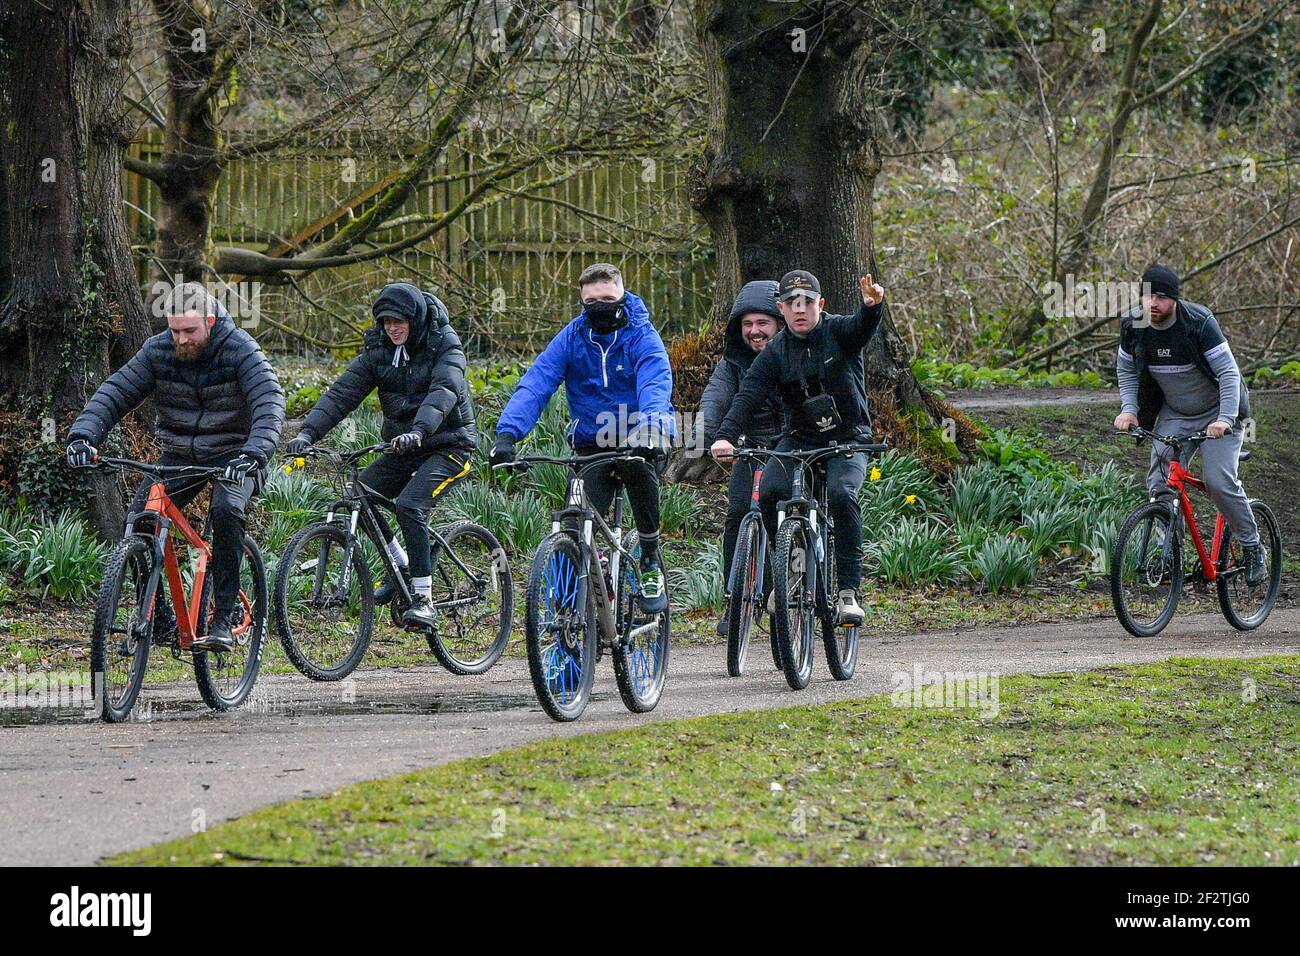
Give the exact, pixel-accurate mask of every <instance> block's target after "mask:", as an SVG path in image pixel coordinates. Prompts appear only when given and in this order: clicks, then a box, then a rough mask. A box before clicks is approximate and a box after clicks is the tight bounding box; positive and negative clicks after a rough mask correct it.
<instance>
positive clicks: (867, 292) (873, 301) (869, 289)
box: [858, 272, 885, 306]
mask: <svg viewBox="0 0 1300 956" xmlns="http://www.w3.org/2000/svg"><path fill="white" fill-rule="evenodd" d="M858 284H859V285H860V286H861V287H862V303H863V304H864V305H867V306H877V305H880V303H881V302H883V301H884V298H885V289H884V287H883V286H881V285H879V284H877V283H876V282H875V281H874V280H872V278H871V273H870V272H868V273H867V274H866V275H864V276H863V277H862V278H861V279H859V280H858Z"/></svg>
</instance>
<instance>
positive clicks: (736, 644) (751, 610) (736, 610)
mask: <svg viewBox="0 0 1300 956" xmlns="http://www.w3.org/2000/svg"><path fill="white" fill-rule="evenodd" d="M761 531H762V527H761V525H760V524H759V519H758V518H757V517H754V516H752V515H746V516H745V517H744V518H743V519H741V522H740V530H739V531H737V533H736V552H735V557H734V558H732V559H731V560H732V566H733V574H734V580H735V585H734V589H733V593H732V595H731V600H730V602H729V603H728V613H727V674H728V675H729V676H731V677H740V676H741V675H742V674H744V673H745V654H746V652H747V651H748V650H749V636H750V634H752V633H753V630H754V624H755V623H756V622H757V620H758V615H759V614H760V613H761V611H762V607H763V605H762V601H763V582H762V581H760V580H758V563H759V561H758V558H759V549H760V548H762V547H763V536H762V533H761Z"/></svg>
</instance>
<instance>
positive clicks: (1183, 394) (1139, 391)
mask: <svg viewBox="0 0 1300 956" xmlns="http://www.w3.org/2000/svg"><path fill="white" fill-rule="evenodd" d="M1142 283H1143V295H1142V304H1141V305H1140V306H1138V307H1135V308H1134V309H1133V310H1131V311H1130V312H1129V313H1127V314H1126V315H1124V316H1122V317H1121V319H1120V340H1119V355H1118V358H1117V360H1116V372H1117V374H1118V377H1119V390H1120V402H1121V406H1120V413H1119V415H1118V416H1117V417H1116V419H1115V427H1116V428H1117V429H1119V430H1120V431H1128V430H1129V429H1130V428H1132V427H1133V426H1134V425H1141V426H1142V427H1143V428H1146V429H1148V430H1151V431H1155V432H1158V433H1160V434H1162V435H1190V434H1193V433H1195V432H1199V431H1202V430H1204V431H1205V432H1206V434H1208V435H1209V436H1210V440H1208V441H1205V442H1203V443H1202V444H1201V446H1200V449H1201V462H1202V470H1201V477H1202V479H1203V480H1204V481H1205V487H1206V489H1207V490H1208V491H1209V493H1210V497H1211V498H1212V499H1213V500H1214V503H1215V505H1216V506H1217V507H1218V509H1219V511H1220V512H1222V513H1223V515H1224V517H1225V518H1226V519H1227V521H1228V526H1229V528H1231V529H1232V534H1233V536H1234V537H1235V538H1236V539H1237V540H1238V541H1240V542H1241V545H1242V549H1243V557H1244V559H1245V570H1246V583H1247V584H1249V585H1250V586H1252V587H1254V586H1255V585H1257V584H1259V583H1260V582H1261V581H1263V579H1264V551H1263V549H1262V548H1261V547H1260V543H1259V528H1258V526H1257V525H1256V524H1255V516H1254V515H1253V514H1252V513H1251V510H1250V504H1249V502H1248V501H1247V499H1246V491H1245V489H1244V488H1243V487H1242V485H1241V480H1240V479H1239V478H1238V477H1237V459H1238V456H1239V455H1240V454H1241V445H1242V441H1243V439H1244V437H1245V436H1244V432H1243V428H1242V425H1243V423H1244V422H1245V421H1246V420H1247V419H1248V418H1249V417H1250V398H1249V396H1248V395H1247V393H1246V384H1245V382H1244V381H1243V380H1242V376H1241V370H1240V369H1239V368H1238V367H1237V360H1236V359H1235V358H1233V355H1232V349H1231V347H1229V345H1228V342H1227V340H1226V339H1224V337H1223V331H1222V330H1221V329H1220V328H1219V323H1218V321H1216V320H1215V318H1214V314H1213V313H1211V312H1210V310H1209V309H1208V308H1206V307H1205V306H1203V305H1198V304H1196V303H1195V302H1188V301H1186V300H1185V299H1182V298H1180V296H1179V291H1180V290H1179V280H1178V276H1177V274H1176V273H1175V272H1174V271H1173V269H1171V268H1169V267H1168V266H1164V265H1152V266H1151V267H1150V268H1148V269H1147V270H1146V272H1144V273H1143V274H1142ZM1190 454H1191V452H1190V451H1188V452H1185V453H1184V459H1183V461H1182V464H1183V465H1186V464H1187V461H1186V458H1188V457H1190ZM1173 455H1174V452H1173V449H1172V448H1170V447H1169V446H1168V445H1166V444H1164V443H1163V442H1156V443H1155V444H1154V445H1153V446H1152V448H1151V464H1150V466H1149V468H1148V470H1147V482H1146V483H1147V490H1148V491H1149V492H1150V493H1151V494H1152V495H1153V496H1158V495H1166V494H1170V493H1171V490H1170V488H1169V487H1168V485H1166V484H1165V475H1166V474H1167V472H1168V468H1169V462H1170V461H1171V460H1172V459H1173Z"/></svg>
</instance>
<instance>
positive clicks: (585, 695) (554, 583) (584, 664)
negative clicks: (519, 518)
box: [524, 531, 599, 722]
mask: <svg viewBox="0 0 1300 956" xmlns="http://www.w3.org/2000/svg"><path fill="white" fill-rule="evenodd" d="M553 558H554V559H555V562H554V563H553V562H552V559H553ZM564 562H568V567H564V566H563V563H564ZM584 572H585V569H584V568H583V567H582V550H581V549H580V548H579V547H578V543H577V542H576V541H575V540H574V539H573V537H572V535H570V534H568V533H566V532H563V531H560V532H556V533H554V534H550V535H548V536H547V537H546V538H544V539H543V540H542V543H541V544H540V545H539V546H538V548H537V553H536V554H534V555H533V564H532V568H531V569H530V570H529V573H528V590H527V594H526V596H525V599H524V637H525V640H526V642H527V645H528V673H529V675H530V676H531V678H532V681H533V691H534V692H535V693H536V694H537V700H538V703H540V704H541V705H542V710H544V711H546V714H547V716H549V717H550V718H551V719H552V720H555V721H560V722H567V721H571V720H577V719H578V718H579V717H581V716H582V712H583V711H584V710H586V709H587V703H588V702H589V701H590V699H591V688H592V684H593V683H594V681H595V676H596V655H597V649H598V643H599V634H598V633H597V626H596V607H595V599H594V597H593V596H592V594H591V592H590V590H588V592H587V600H586V602H585V605H586V606H585V607H582V608H579V607H577V606H576V605H577V592H578V579H579V577H580V576H581V575H582V574H583V573H584ZM597 586H599V585H597ZM554 599H558V600H559V601H560V602H561V603H560V604H559V605H553V600H554ZM556 607H558V608H559V610H560V611H561V612H564V613H566V614H567V615H568V617H569V626H570V627H572V628H576V629H577V633H576V634H569V635H565V636H564V637H562V638H561V639H560V641H555V640H552V634H553V633H554V631H553V629H552V625H551V623H550V621H548V618H547V610H548V608H549V609H550V610H551V614H552V616H553V615H554V613H555V608H556ZM575 651H576V656H575V654H574V652H575ZM560 654H566V655H568V658H569V659H568V660H566V661H557V660H556V657H557V656H558V655H560ZM575 661H576V670H577V674H576V675H574V673H573V669H574V668H573V666H571V665H573V664H574V662H575ZM553 668H560V670H553ZM561 675H563V680H562V682H561V683H562V685H563V686H564V687H565V688H566V689H570V690H571V692H567V691H566V692H565V693H564V694H562V695H561V696H562V698H563V699H557V696H556V693H555V690H554V689H553V687H552V680H551V678H552V677H559V676H561Z"/></svg>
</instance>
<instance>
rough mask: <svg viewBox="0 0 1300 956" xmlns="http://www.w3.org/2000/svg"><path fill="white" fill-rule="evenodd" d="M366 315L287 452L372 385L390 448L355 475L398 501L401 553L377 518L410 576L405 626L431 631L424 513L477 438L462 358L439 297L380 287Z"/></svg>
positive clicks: (321, 431) (297, 449) (462, 469)
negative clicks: (361, 332) (351, 353)
mask: <svg viewBox="0 0 1300 956" xmlns="http://www.w3.org/2000/svg"><path fill="white" fill-rule="evenodd" d="M371 312H372V313H373V315H374V317H375V324H374V325H373V326H372V327H371V328H369V329H366V334H365V348H364V349H362V352H361V354H360V355H358V356H357V357H356V358H355V359H353V360H352V363H351V364H350V365H349V366H348V367H347V368H346V369H344V370H343V374H342V375H341V376H339V380H338V381H337V382H335V383H334V384H333V385H331V386H330V389H329V391H328V392H326V393H325V394H324V395H322V396H321V397H320V401H318V402H317V403H316V406H315V407H314V408H313V409H312V410H311V411H310V412H308V413H307V417H306V418H305V419H303V423H302V429H301V430H300V431H299V432H298V436H297V437H296V438H295V439H294V440H293V441H291V442H289V444H288V446H287V451H288V452H289V454H291V455H300V454H302V453H303V452H304V451H306V449H307V448H309V447H310V446H311V445H313V444H314V443H316V442H318V441H320V440H321V439H322V438H324V437H325V435H326V434H328V433H329V431H330V429H332V428H333V427H334V426H335V425H337V424H338V423H339V422H341V421H342V420H343V419H344V418H346V417H347V416H348V415H349V414H351V412H352V411H353V410H354V409H355V408H356V407H357V406H358V405H360V404H361V402H362V401H363V400H364V399H365V397H366V396H367V395H369V394H370V393H371V392H372V391H374V390H375V389H378V391H379V406H380V408H382V409H383V413H384V423H383V426H382V427H381V429H380V433H379V434H380V437H381V438H383V440H384V441H387V442H389V443H390V446H389V447H390V448H391V449H392V450H391V451H388V452H385V453H384V454H382V455H380V456H379V457H378V458H377V459H375V461H374V462H372V463H371V464H370V465H369V466H368V467H367V468H366V470H365V471H363V472H362V473H361V476H360V477H361V481H362V482H364V483H365V484H367V485H369V486H370V487H371V488H374V489H375V490H376V491H378V492H379V493H380V494H382V495H385V496H387V497H389V498H392V499H394V500H395V501H396V503H397V523H398V525H399V526H400V527H401V529H402V537H403V538H405V539H406V548H405V549H404V548H403V547H402V546H401V544H400V543H399V542H398V540H397V537H396V535H394V534H393V531H392V529H391V528H389V527H388V526H387V522H386V521H385V520H384V517H383V515H382V514H379V513H378V512H376V516H377V517H378V518H379V521H380V523H381V524H383V525H384V528H383V532H384V538H385V540H386V541H387V547H388V553H389V554H390V555H392V557H393V563H394V564H396V565H397V566H398V567H399V568H400V569H401V571H402V573H403V574H404V575H405V574H409V575H410V579H411V591H412V594H413V600H412V603H411V607H410V608H409V609H407V610H406V611H405V612H404V613H403V614H402V623H403V624H407V625H411V626H413V627H431V626H433V625H434V624H435V623H436V620H437V619H436V614H435V612H434V609H433V607H432V595H433V577H432V575H433V556H432V551H431V548H430V545H429V524H428V522H429V511H430V509H431V508H432V507H433V503H434V501H435V500H436V499H437V498H438V497H440V496H441V495H443V494H444V493H446V492H447V490H448V489H450V488H451V487H452V486H453V485H455V483H456V482H458V481H460V480H461V479H462V478H464V477H465V476H466V475H468V474H469V469H470V461H471V459H472V458H473V456H474V451H475V447H476V445H475V443H476V442H477V440H478V429H477V427H476V426H475V424H474V405H473V402H471V401H470V392H469V385H468V383H467V382H466V381H465V352H464V350H463V349H462V348H461V344H460V337H459V336H458V335H456V333H455V331H453V330H452V327H451V319H450V317H449V316H448V314H447V307H446V306H445V305H443V303H442V300H441V299H439V298H438V297H437V296H435V295H433V294H432V293H429V292H422V291H421V290H420V289H417V288H416V287H415V286H413V285H411V284H410V283H407V282H393V283H389V284H388V285H386V286H384V288H383V290H382V291H381V292H380V293H379V297H378V298H377V299H376V300H375V304H374V306H373V307H372V308H371ZM397 593H398V591H397V587H396V583H395V582H394V581H391V580H390V581H387V582H385V583H384V585H383V586H382V587H380V588H379V589H378V590H377V591H376V592H375V601H376V602H377V603H380V604H387V603H388V602H389V601H391V600H393V598H394V597H395V596H396V594H397Z"/></svg>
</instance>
